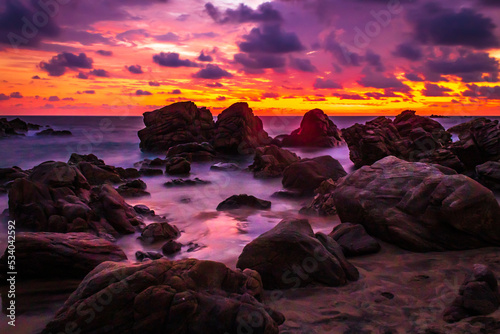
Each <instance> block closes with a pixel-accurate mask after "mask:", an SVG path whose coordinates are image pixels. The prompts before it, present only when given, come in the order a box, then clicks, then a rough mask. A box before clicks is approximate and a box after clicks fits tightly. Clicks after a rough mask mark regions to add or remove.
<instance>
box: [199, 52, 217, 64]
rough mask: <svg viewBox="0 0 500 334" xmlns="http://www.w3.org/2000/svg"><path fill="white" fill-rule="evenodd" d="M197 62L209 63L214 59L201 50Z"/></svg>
mask: <svg viewBox="0 0 500 334" xmlns="http://www.w3.org/2000/svg"><path fill="white" fill-rule="evenodd" d="M198 60H199V61H206V62H210V61H214V58H213V57H212V56H211V55H209V54H205V51H203V50H201V52H200V55H199V56H198Z"/></svg>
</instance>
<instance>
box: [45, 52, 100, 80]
mask: <svg viewBox="0 0 500 334" xmlns="http://www.w3.org/2000/svg"><path fill="white" fill-rule="evenodd" d="M93 62H94V61H93V60H92V58H89V57H87V55H86V54H85V53H80V54H79V55H75V54H73V53H69V52H63V53H60V54H58V55H57V56H54V57H52V59H51V60H49V61H48V62H45V61H42V62H40V64H39V67H40V68H41V69H42V70H44V71H46V72H47V73H48V74H49V75H50V76H53V77H59V76H61V75H63V74H64V73H66V69H67V68H71V69H74V68H89V69H90V68H92V63H93Z"/></svg>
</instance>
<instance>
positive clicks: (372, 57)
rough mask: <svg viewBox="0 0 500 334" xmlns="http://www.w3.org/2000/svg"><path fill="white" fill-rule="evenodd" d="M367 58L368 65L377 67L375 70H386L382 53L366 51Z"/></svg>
mask: <svg viewBox="0 0 500 334" xmlns="http://www.w3.org/2000/svg"><path fill="white" fill-rule="evenodd" d="M365 60H366V62H367V63H368V65H370V66H372V67H373V68H375V71H377V72H383V71H385V67H384V65H383V64H382V58H381V57H380V55H378V54H376V53H374V52H373V51H371V50H368V51H366V56H365Z"/></svg>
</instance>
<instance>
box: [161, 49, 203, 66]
mask: <svg viewBox="0 0 500 334" xmlns="http://www.w3.org/2000/svg"><path fill="white" fill-rule="evenodd" d="M153 61H154V62H155V63H157V64H158V65H160V66H166V67H199V65H198V64H197V63H195V62H193V61H191V60H189V59H181V58H180V55H179V54H178V53H175V52H166V53H165V52H161V53H159V54H156V55H154V56H153Z"/></svg>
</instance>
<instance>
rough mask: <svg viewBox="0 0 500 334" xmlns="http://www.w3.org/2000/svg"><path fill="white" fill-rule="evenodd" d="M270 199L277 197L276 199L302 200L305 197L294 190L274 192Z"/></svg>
mask: <svg viewBox="0 0 500 334" xmlns="http://www.w3.org/2000/svg"><path fill="white" fill-rule="evenodd" d="M271 197H277V198H288V199H297V198H304V197H306V195H304V193H302V192H300V191H296V190H278V191H276V192H274V193H273V194H272V195H271Z"/></svg>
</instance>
